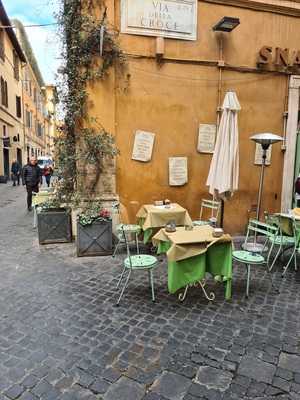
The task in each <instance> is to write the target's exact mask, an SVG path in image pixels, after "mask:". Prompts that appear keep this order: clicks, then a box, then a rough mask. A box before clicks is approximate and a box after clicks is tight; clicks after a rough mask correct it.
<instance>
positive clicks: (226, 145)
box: [206, 91, 241, 200]
mask: <svg viewBox="0 0 300 400" xmlns="http://www.w3.org/2000/svg"><path fill="white" fill-rule="evenodd" d="M240 109H241V106H240V103H239V101H238V98H237V96H236V93H235V92H233V91H229V92H227V93H226V95H225V98H224V102H223V106H222V110H223V112H222V117H221V121H220V125H219V129H218V132H217V140H216V145H215V151H214V154H213V157H212V160H211V164H210V169H209V174H208V178H207V182H206V185H207V186H209V193H210V194H212V195H213V196H214V197H216V198H219V199H222V200H226V199H229V198H230V197H231V196H232V195H233V193H234V192H235V191H236V190H237V189H238V182H239V132H238V116H237V113H238V111H239V110H240Z"/></svg>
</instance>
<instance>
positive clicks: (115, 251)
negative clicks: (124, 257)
mask: <svg viewBox="0 0 300 400" xmlns="http://www.w3.org/2000/svg"><path fill="white" fill-rule="evenodd" d="M120 243H121V240H120V239H119V240H118V243H117V245H116V247H115V249H114V252H113V255H112V257H115V255H116V253H117V250H118V247H119V246H120Z"/></svg>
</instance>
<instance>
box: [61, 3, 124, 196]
mask: <svg viewBox="0 0 300 400" xmlns="http://www.w3.org/2000/svg"><path fill="white" fill-rule="evenodd" d="M57 20H58V23H59V33H60V37H61V42H62V60H63V66H62V67H61V68H60V71H59V76H58V92H59V97H60V102H61V105H62V112H63V114H64V124H63V126H62V128H61V134H60V135H59V137H58V138H57V141H56V149H57V157H56V158H57V164H58V169H59V174H60V176H61V177H62V178H63V179H62V183H61V184H60V189H59V191H60V194H61V195H62V197H64V198H65V199H66V198H67V199H70V197H72V196H73V195H74V192H76V190H77V189H78V187H77V181H78V176H77V171H78V168H77V167H78V162H79V161H80V162H81V163H82V161H84V162H86V163H90V164H97V165H98V164H99V167H98V169H97V171H98V175H100V171H101V167H100V163H101V157H105V156H112V157H114V156H115V155H116V154H117V153H118V150H117V149H116V146H115V142H114V138H113V136H112V135H111V134H110V133H109V132H107V131H106V129H105V127H104V126H102V124H101V122H100V121H97V123H95V121H94V120H91V119H90V118H89V116H88V114H87V104H88V85H89V83H91V82H94V81H95V80H104V79H105V78H106V77H107V75H108V74H109V70H110V68H111V67H112V66H117V67H119V68H122V67H123V66H124V64H125V58H124V55H123V53H122V51H121V49H120V48H119V45H118V32H116V30H115V29H114V27H113V26H111V25H110V24H109V23H108V19H107V8H106V5H105V2H104V1H103V0H97V1H96V0H61V4H60V11H59V13H58V15H57ZM79 149H80V150H79ZM97 179H99V176H98V177H97ZM97 179H96V181H95V185H96V184H97Z"/></svg>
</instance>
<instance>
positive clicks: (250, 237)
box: [232, 219, 278, 298]
mask: <svg viewBox="0 0 300 400" xmlns="http://www.w3.org/2000/svg"><path fill="white" fill-rule="evenodd" d="M277 232H278V227H277V226H274V225H269V224H266V223H264V222H260V221H257V220H253V219H251V220H250V221H249V224H248V228H247V235H246V238H245V242H244V244H243V246H242V247H243V248H244V249H247V248H254V246H252V244H253V243H256V241H257V239H258V237H259V238H263V245H262V247H261V251H260V252H256V253H255V252H253V251H249V250H235V251H233V253H232V257H233V259H234V260H235V261H237V262H238V263H242V264H244V265H245V266H246V269H247V285H246V298H248V297H249V288H250V275H251V266H253V265H257V266H263V265H265V266H266V269H267V272H268V275H269V276H270V279H271V284H272V287H273V288H274V285H273V281H272V277H271V275H270V271H269V268H268V264H269V259H270V254H271V251H272V246H271V248H270V249H268V247H267V245H268V242H269V240H270V237H272V236H276V235H277ZM265 253H267V255H265ZM274 289H275V288H274ZM276 290H277V289H276Z"/></svg>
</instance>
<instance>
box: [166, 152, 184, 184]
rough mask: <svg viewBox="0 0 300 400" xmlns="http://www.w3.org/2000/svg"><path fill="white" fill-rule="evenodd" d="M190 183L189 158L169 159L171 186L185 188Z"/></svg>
mask: <svg viewBox="0 0 300 400" xmlns="http://www.w3.org/2000/svg"><path fill="white" fill-rule="evenodd" d="M187 182H188V167H187V157H170V158H169V185H170V186H183V185H185V184H186V183H187Z"/></svg>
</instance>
